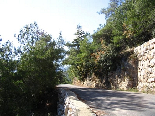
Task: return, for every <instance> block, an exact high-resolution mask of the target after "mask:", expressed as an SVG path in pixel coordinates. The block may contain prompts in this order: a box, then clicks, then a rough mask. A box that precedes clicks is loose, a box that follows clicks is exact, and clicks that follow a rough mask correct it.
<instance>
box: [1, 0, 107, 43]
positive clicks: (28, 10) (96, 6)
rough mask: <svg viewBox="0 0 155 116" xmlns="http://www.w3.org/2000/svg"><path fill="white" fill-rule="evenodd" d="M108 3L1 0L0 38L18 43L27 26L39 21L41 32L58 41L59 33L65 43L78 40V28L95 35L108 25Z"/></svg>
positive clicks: (98, 1)
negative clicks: (21, 32)
mask: <svg viewBox="0 0 155 116" xmlns="http://www.w3.org/2000/svg"><path fill="white" fill-rule="evenodd" d="M108 3H109V0H0V35H1V36H0V38H2V42H5V41H7V40H10V41H12V42H14V43H15V44H16V43H17V39H16V37H14V34H16V35H18V34H19V31H20V29H22V28H23V27H24V26H25V25H27V24H31V23H34V22H37V24H38V26H39V29H42V30H44V31H45V32H47V33H48V34H51V35H52V37H53V38H55V39H56V38H58V36H59V32H60V31H61V32H62V36H63V38H64V39H65V41H70V42H71V41H73V39H75V36H74V33H76V27H77V25H81V26H82V30H84V31H86V32H89V33H90V34H93V32H94V30H97V28H98V27H99V24H102V25H103V24H105V23H106V21H105V17H104V15H103V14H102V15H99V14H98V13H97V12H99V11H100V10H101V9H102V8H106V7H108Z"/></svg>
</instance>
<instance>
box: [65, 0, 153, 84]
mask: <svg viewBox="0 0 155 116" xmlns="http://www.w3.org/2000/svg"><path fill="white" fill-rule="evenodd" d="M154 6H155V2H154V1H152V0H110V4H109V7H107V8H103V9H101V11H100V14H105V17H106V21H107V22H106V25H104V26H100V28H98V30H97V31H96V32H95V33H94V34H93V35H92V36H91V37H92V39H93V41H92V42H90V41H89V36H85V37H84V38H82V39H81V38H76V39H74V41H73V42H72V43H71V44H69V43H68V45H67V46H69V51H68V58H67V59H66V64H68V65H70V68H69V69H68V73H69V75H70V76H71V77H72V78H73V77H78V78H79V79H80V80H83V79H84V78H86V77H90V76H91V74H92V73H95V74H96V76H98V77H100V78H105V80H106V83H108V73H109V72H110V71H115V70H116V68H117V67H118V66H119V65H120V63H121V59H122V57H123V56H125V55H126V54H125V52H123V51H126V50H127V49H128V48H132V47H135V46H138V45H140V44H142V43H144V42H146V41H148V40H150V39H152V38H153V37H154V35H155V27H154V23H155V13H154V12H155V7H154ZM123 53H124V54H123ZM126 57H127V56H126ZM107 85H108V84H107Z"/></svg>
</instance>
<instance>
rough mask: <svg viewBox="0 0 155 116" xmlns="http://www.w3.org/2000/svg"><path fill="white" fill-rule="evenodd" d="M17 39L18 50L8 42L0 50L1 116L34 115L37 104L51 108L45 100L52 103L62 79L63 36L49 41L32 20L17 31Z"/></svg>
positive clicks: (37, 108) (50, 38)
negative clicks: (18, 43)
mask: <svg viewBox="0 0 155 116" xmlns="http://www.w3.org/2000/svg"><path fill="white" fill-rule="evenodd" d="M18 41H19V42H20V43H21V44H20V47H19V48H18V49H16V48H15V49H13V47H12V44H11V43H10V42H7V43H6V44H4V45H2V48H1V52H0V64H1V67H0V115H9V116H15V115H20V116H21V115H26V116H27V115H31V114H32V113H35V115H37V112H36V111H37V110H39V107H40V106H42V108H43V107H44V108H45V109H49V108H48V107H50V108H52V107H51V106H48V107H46V103H48V104H52V103H54V101H51V99H52V96H53V95H52V94H55V95H56V93H53V92H54V91H55V90H54V88H55V86H56V85H57V84H58V83H60V82H61V81H62V80H63V72H62V70H61V68H60V66H61V60H62V59H63V58H64V49H63V47H62V46H63V45H62V41H63V39H62V36H61V34H60V36H59V40H58V41H57V42H56V41H55V40H52V37H51V36H50V35H49V34H47V33H44V32H43V31H41V30H39V28H38V26H37V24H36V23H34V24H30V25H27V26H25V27H24V28H23V29H22V30H21V31H20V34H19V35H18ZM16 55H18V56H16ZM17 59H18V60H17ZM52 91H53V92H52ZM44 95H45V96H44ZM49 95H51V97H48V96H49ZM43 96H44V97H43ZM55 102H56V101H55ZM55 111H56V110H55ZM47 112H50V111H47ZM43 115H45V114H43Z"/></svg>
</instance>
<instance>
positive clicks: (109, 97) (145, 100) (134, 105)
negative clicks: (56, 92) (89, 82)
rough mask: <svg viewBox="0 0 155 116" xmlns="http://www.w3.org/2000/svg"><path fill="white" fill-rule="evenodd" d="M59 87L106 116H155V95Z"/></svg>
mask: <svg viewBox="0 0 155 116" xmlns="http://www.w3.org/2000/svg"><path fill="white" fill-rule="evenodd" d="M58 87H62V88H68V89H69V90H71V91H73V92H74V93H75V94H77V96H78V98H80V99H81V100H82V101H83V102H85V103H86V104H87V105H89V106H90V107H91V108H94V109H96V110H102V111H104V112H105V115H104V116H155V95H151V94H145V93H138V92H136V93H134V92H126V91H113V90H103V89H96V88H86V87H79V86H75V85H70V84H60V85H58Z"/></svg>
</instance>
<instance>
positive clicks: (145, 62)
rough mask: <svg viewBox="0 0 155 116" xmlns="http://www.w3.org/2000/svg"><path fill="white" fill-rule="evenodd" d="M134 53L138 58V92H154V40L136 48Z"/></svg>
mask: <svg viewBox="0 0 155 116" xmlns="http://www.w3.org/2000/svg"><path fill="white" fill-rule="evenodd" d="M134 52H135V54H137V57H138V86H137V88H138V90H139V91H145V92H146V91H147V92H150V91H151V92H155V38H154V39H152V40H150V41H148V42H145V43H144V44H142V45H141V46H138V47H136V48H135V50H134ZM151 80H152V81H151Z"/></svg>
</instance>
